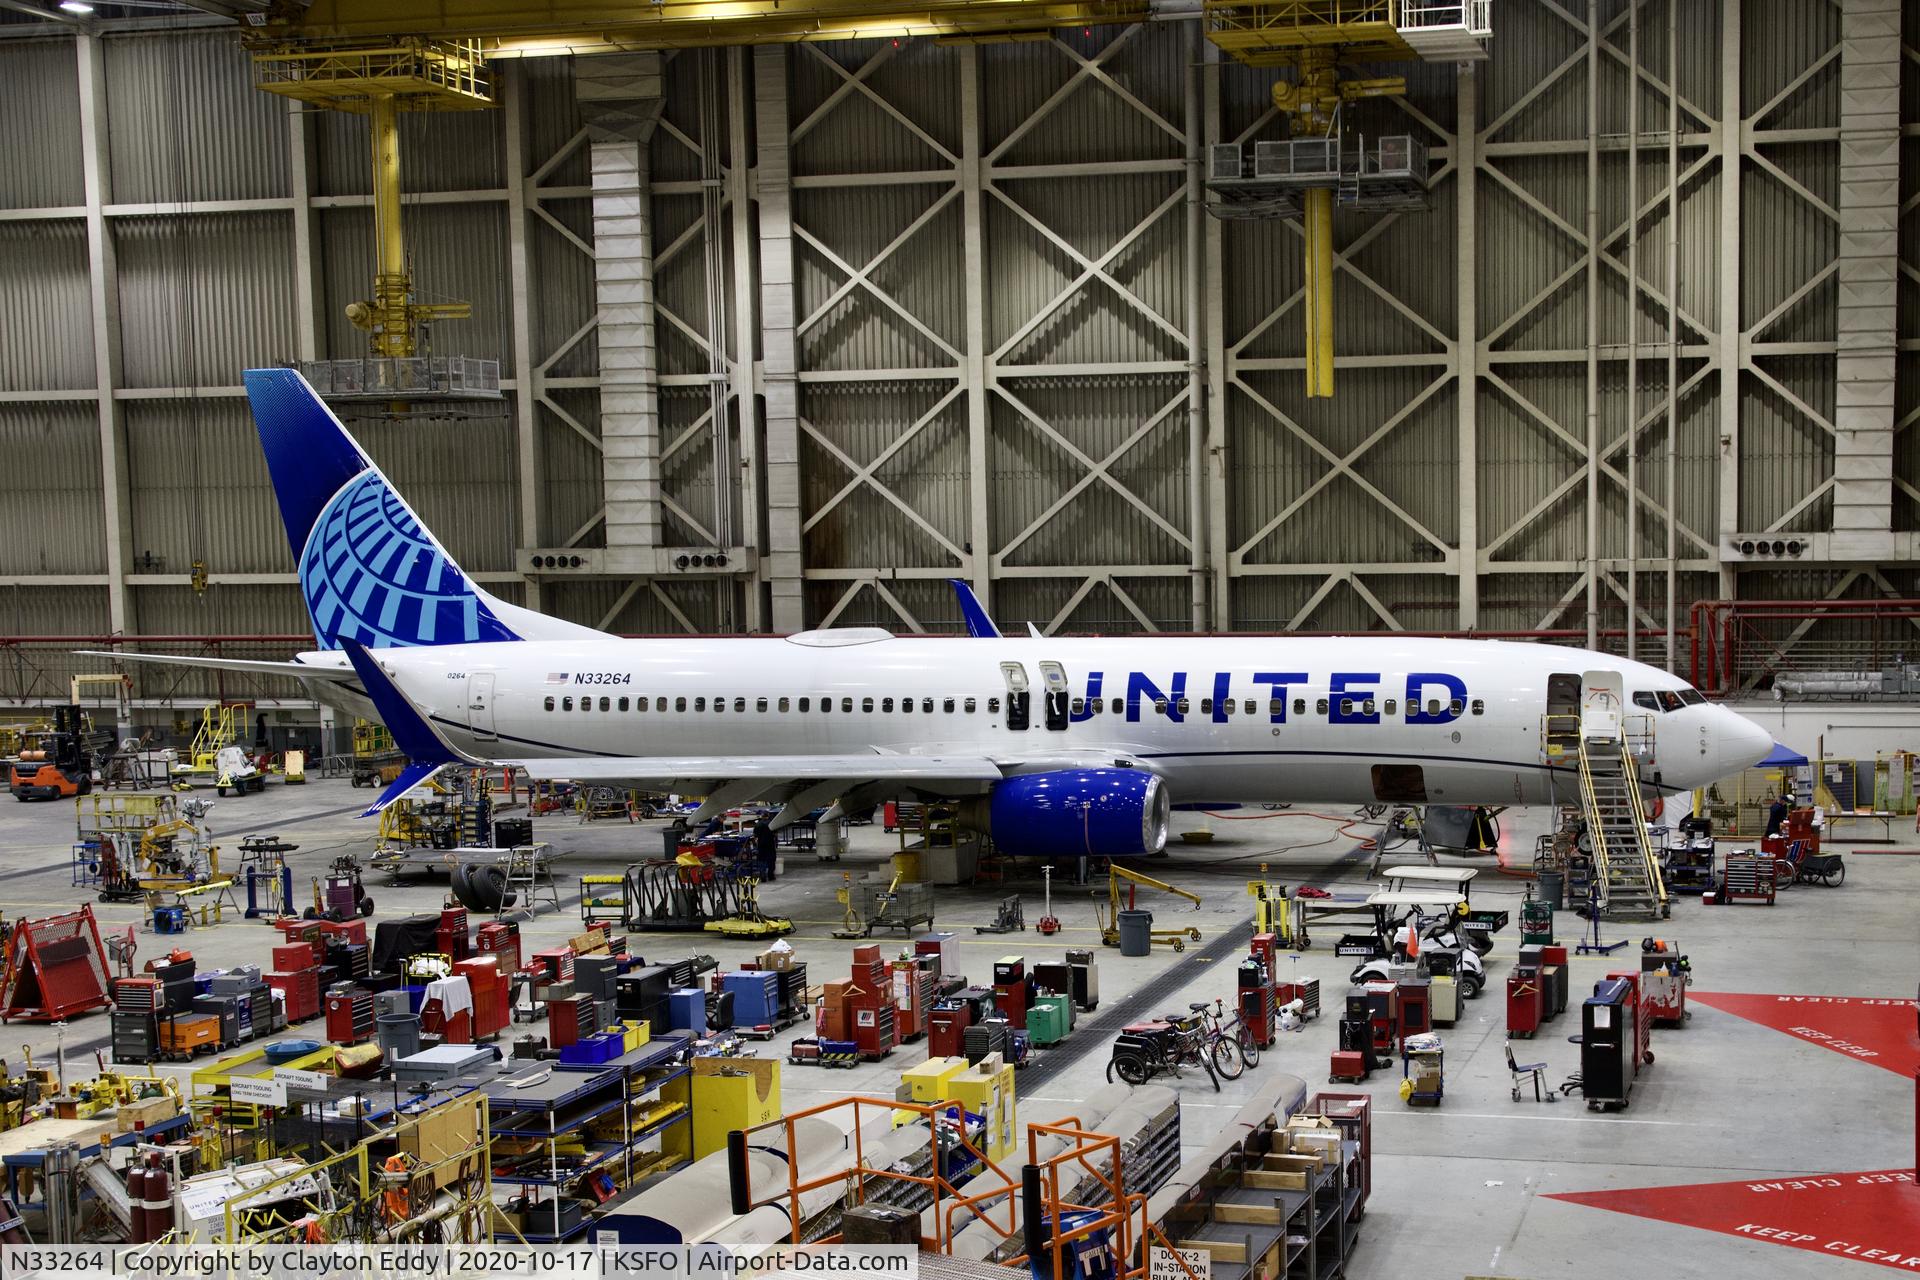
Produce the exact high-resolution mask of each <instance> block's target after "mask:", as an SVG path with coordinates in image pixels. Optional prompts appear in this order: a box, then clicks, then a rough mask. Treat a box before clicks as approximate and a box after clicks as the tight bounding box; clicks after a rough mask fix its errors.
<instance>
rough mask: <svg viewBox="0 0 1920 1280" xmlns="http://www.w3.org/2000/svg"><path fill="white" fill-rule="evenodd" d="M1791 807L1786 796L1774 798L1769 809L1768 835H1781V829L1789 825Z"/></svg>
mask: <svg viewBox="0 0 1920 1280" xmlns="http://www.w3.org/2000/svg"><path fill="white" fill-rule="evenodd" d="M1789 807H1790V806H1789V805H1788V804H1787V798H1786V797H1785V796H1775V797H1774V798H1773V803H1772V804H1771V805H1769V806H1768V807H1767V834H1768V835H1770V836H1777V835H1779V834H1780V828H1781V827H1784V826H1785V825H1787V810H1788V808H1789Z"/></svg>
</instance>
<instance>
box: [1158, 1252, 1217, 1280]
mask: <svg viewBox="0 0 1920 1280" xmlns="http://www.w3.org/2000/svg"><path fill="white" fill-rule="evenodd" d="M1181 1258H1185V1259H1186V1261H1187V1265H1186V1266H1185V1267H1182V1266H1181V1265H1180V1259H1181ZM1189 1271H1191V1273H1192V1274H1191V1275H1189V1274H1188V1273H1189ZM1147 1280H1213V1255H1212V1254H1210V1253H1208V1252H1207V1251H1206V1250H1205V1249H1182V1250H1180V1251H1179V1257H1175V1256H1174V1251H1173V1250H1172V1249H1160V1248H1155V1249H1153V1250H1151V1251H1150V1252H1149V1254H1148V1258H1147Z"/></svg>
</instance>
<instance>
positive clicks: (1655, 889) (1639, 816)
mask: <svg viewBox="0 0 1920 1280" xmlns="http://www.w3.org/2000/svg"><path fill="white" fill-rule="evenodd" d="M1620 767H1621V769H1622V770H1623V774H1624V776H1625V777H1626V779H1627V803H1628V804H1629V805H1631V806H1632V807H1633V831H1634V839H1635V840H1636V841H1637V842H1638V843H1639V846H1640V857H1641V859H1642V860H1643V861H1645V863H1646V864H1647V888H1648V889H1649V890H1650V891H1651V892H1652V894H1653V900H1654V903H1655V904H1656V905H1657V906H1658V907H1659V908H1660V914H1661V915H1665V914H1666V912H1667V878H1666V877H1665V876H1664V875H1662V874H1661V873H1660V859H1658V858H1656V857H1654V856H1653V847H1652V845H1651V844H1650V843H1649V842H1648V839H1647V810H1646V806H1645V805H1644V804H1642V803H1641V800H1640V774H1639V771H1638V770H1637V769H1636V768H1635V766H1634V763H1633V752H1632V750H1631V749H1630V748H1629V747H1628V746H1627V744H1626V743H1625V742H1624V741H1623V742H1622V743H1621V744H1620Z"/></svg>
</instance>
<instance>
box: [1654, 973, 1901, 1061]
mask: <svg viewBox="0 0 1920 1280" xmlns="http://www.w3.org/2000/svg"><path fill="white" fill-rule="evenodd" d="M1690 998H1691V999H1694V1000H1697V1001H1699V1002H1700V1003H1701V1004H1704V1005H1706V1006H1708V1007H1709V1008H1713V1009H1718V1010H1720V1011H1721V1012H1722V1013H1731V1014H1733V1015H1734V1016H1735V1017H1738V1018H1745V1019H1746V1020H1747V1021H1749V1022H1757V1023H1759V1024H1760V1025H1761V1026H1763V1027H1772V1028H1773V1029H1774V1030H1775V1031H1782V1032H1785V1033H1786V1034H1787V1035H1790V1036H1793V1037H1795V1038H1796V1039H1800V1040H1805V1041H1806V1042H1807V1043H1809V1044H1817V1045H1819V1046H1820V1047H1821V1048H1823V1049H1831V1050H1833V1051H1834V1052H1835V1053H1839V1054H1845V1055H1846V1056H1847V1057H1849V1058H1853V1059H1855V1060H1856V1061H1859V1062H1869V1063H1872V1064H1873V1065H1874V1066H1876V1067H1884V1068H1886V1069H1887V1070H1888V1071H1892V1072H1895V1073H1896V1074H1899V1075H1902V1076H1906V1077H1909V1078H1911V1077H1912V1075H1913V1073H1914V1072H1915V1071H1917V1070H1920V1037H1916V1036H1915V1034H1914V1002H1913V1001H1911V1000H1898V999H1892V998H1884V999H1883V998H1877V997H1871V996H1776V995H1745V994H1735V993H1730V992H1724V991H1695V992H1693V993H1691V997H1690Z"/></svg>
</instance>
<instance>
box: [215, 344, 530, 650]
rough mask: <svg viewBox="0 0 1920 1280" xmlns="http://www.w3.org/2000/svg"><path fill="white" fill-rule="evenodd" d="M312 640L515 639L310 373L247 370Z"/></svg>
mask: <svg viewBox="0 0 1920 1280" xmlns="http://www.w3.org/2000/svg"><path fill="white" fill-rule="evenodd" d="M245 376H246V384H247V399H248V400H249V401H251V402H252V405H253V420H254V423H255V425H256V426H257V427H258V428H259V431H260V447H261V448H262V449H263V450H265V451H266V455H267V470H268V471H269V472H270V473H271V474H272V476H273V491H274V495H275V497H276V498H278V499H279V502H280V518H281V519H282V520H283V521H285V523H286V526H287V543H288V545H289V546H291V547H292V548H293V558H294V563H295V565H297V566H298V568H299V573H300V592H301V594H302V596H304V597H305V599H306V603H307V615H308V617H309V618H311V619H312V622H313V634H314V638H315V639H316V640H318V641H319V643H320V647H321V648H323V649H330V648H333V647H335V646H336V645H337V644H338V642H339V641H341V640H342V639H347V640H357V641H359V642H360V643H361V644H364V645H367V646H369V647H370V648H375V649H385V648H394V647H398V646H403V645H440V644H472V643H475V642H477V641H486V640H518V639H519V638H520V637H519V636H517V635H515V634H514V633H513V632H512V631H511V630H509V629H508V628H507V626H506V624H505V623H503V622H501V621H500V619H499V617H498V615H497V614H496V613H495V612H494V608H493V601H492V598H491V597H489V596H488V595H487V594H486V593H485V592H483V591H481V590H480V589H479V588H477V587H475V586H474V584H473V582H472V580H471V579H469V578H468V577H467V575H466V574H465V573H463V572H461V569H460V566H459V565H457V564H455V563H454V562H453V557H452V556H450V555H448V554H447V552H446V548H444V547H442V546H441V545H440V544H439V542H438V541H436V540H435V538H434V536H433V534H431V533H429V532H428V531H427V528H426V526H425V525H423V524H421V523H420V519H419V517H418V516H416V515H414V513H413V509H412V508H410V507H409V506H407V504H406V502H405V500H403V499H402V498H401V497H400V495H399V494H398V493H396V492H394V489H393V486H392V485H390V484H388V483H387V478H386V477H385V476H383V475H381V474H380V468H378V467H376V466H374V465H373V462H372V460H371V459H369V458H368V457H367V455H366V454H365V453H363V452H361V450H360V446H359V445H357V444H355V443H354V442H353V437H351V436H349V435H348V434H347V431H346V428H345V427H343V426H341V425H340V420H339V419H338V418H336V417H334V416H333V411H332V410H330V409H328V408H327V406H326V404H325V403H324V402H323V401H322V400H321V399H320V397H319V396H318V395H317V394H315V392H314V390H313V388H312V387H310V386H308V385H307V380H306V379H305V378H303V377H301V376H300V375H299V374H298V373H296V372H294V371H293V370H291V369H249V370H247V371H246V375H245Z"/></svg>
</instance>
